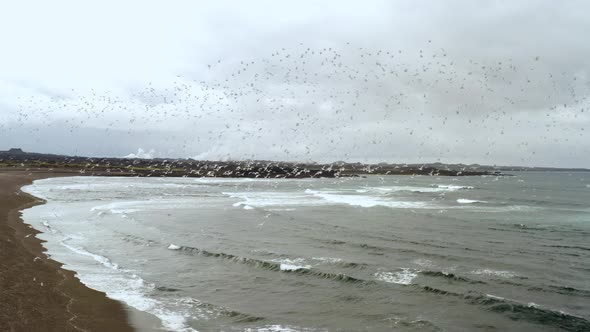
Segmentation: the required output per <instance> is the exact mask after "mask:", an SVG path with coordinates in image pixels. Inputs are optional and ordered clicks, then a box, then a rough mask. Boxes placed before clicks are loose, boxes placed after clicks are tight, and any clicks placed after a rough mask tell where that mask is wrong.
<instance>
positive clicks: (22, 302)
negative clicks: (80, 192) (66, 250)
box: [0, 169, 133, 332]
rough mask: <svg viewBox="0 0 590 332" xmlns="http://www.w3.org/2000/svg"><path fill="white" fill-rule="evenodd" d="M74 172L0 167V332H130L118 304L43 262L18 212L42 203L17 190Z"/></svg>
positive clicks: (38, 246) (38, 242) (36, 242)
mask: <svg viewBox="0 0 590 332" xmlns="http://www.w3.org/2000/svg"><path fill="white" fill-rule="evenodd" d="M68 175H69V176H71V175H75V173H71V172H56V171H25V170H10V169H9V170H2V169H0V264H1V267H0V291H1V295H0V331H111V332H119V331H121V332H122V331H132V330H133V328H132V327H131V325H130V324H129V322H128V317H127V316H128V315H127V312H126V310H125V309H124V307H123V305H122V304H121V303H119V302H118V301H115V300H111V299H109V298H107V297H106V296H105V294H104V293H102V292H98V291H95V290H92V289H90V288H88V287H86V286H84V285H83V284H82V283H81V282H80V281H79V280H78V279H77V278H76V276H75V275H74V272H72V271H67V270H64V269H62V268H61V266H62V264H60V263H59V262H56V261H54V260H52V259H48V258H47V256H46V255H45V254H44V251H45V249H44V248H43V247H42V241H41V240H39V239H37V238H36V237H35V235H36V234H38V233H39V231H37V230H35V229H33V228H31V227H29V226H28V225H27V224H25V223H24V222H23V221H22V220H21V217H20V215H21V213H20V211H21V210H22V209H25V208H28V207H31V206H34V205H38V204H43V202H42V201H41V200H38V199H36V198H34V197H32V196H31V195H28V194H25V193H23V192H21V191H20V188H21V187H22V186H23V185H28V184H30V183H32V181H34V180H37V179H43V178H49V177H61V176H68Z"/></svg>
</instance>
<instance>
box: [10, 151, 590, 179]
mask: <svg viewBox="0 0 590 332" xmlns="http://www.w3.org/2000/svg"><path fill="white" fill-rule="evenodd" d="M0 168H17V169H47V170H67V171H69V172H78V173H81V174H86V175H108V176H157V177H160V176H166V177H237V178H334V177H353V176H364V175H367V174H374V175H439V176H477V175H498V176H500V175H506V174H504V171H518V170H527V169H530V170H534V169H535V168H523V167H495V166H481V165H463V164H442V163H429V164H388V163H380V164H363V163H347V162H342V161H338V162H334V163H330V164H318V163H301V162H276V161H265V160H248V161H204V160H194V159H163V158H156V159H140V158H110V157H109V158H93V157H81V156H66V155H55V154H44V153H33V152H24V151H22V150H21V149H18V148H13V149H10V150H8V151H0ZM537 170H547V169H545V168H543V169H537ZM552 170H559V169H552ZM576 170H583V169H576Z"/></svg>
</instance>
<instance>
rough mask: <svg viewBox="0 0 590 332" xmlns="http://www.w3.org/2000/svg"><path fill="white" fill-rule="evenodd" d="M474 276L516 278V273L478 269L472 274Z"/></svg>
mask: <svg viewBox="0 0 590 332" xmlns="http://www.w3.org/2000/svg"><path fill="white" fill-rule="evenodd" d="M471 273H472V274H476V275H486V276H494V277H502V278H514V277H515V276H516V273H514V272H512V271H499V270H492V269H478V270H475V271H472V272H471Z"/></svg>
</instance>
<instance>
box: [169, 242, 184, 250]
mask: <svg viewBox="0 0 590 332" xmlns="http://www.w3.org/2000/svg"><path fill="white" fill-rule="evenodd" d="M180 248H182V247H180V246H177V245H175V244H172V243H171V244H170V245H169V246H168V249H170V250H179V249H180Z"/></svg>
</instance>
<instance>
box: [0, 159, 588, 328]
mask: <svg viewBox="0 0 590 332" xmlns="http://www.w3.org/2000/svg"><path fill="white" fill-rule="evenodd" d="M79 175H80V173H79V172H67V171H66V172H62V171H59V172H58V171H51V172H50V171H47V172H43V171H33V172H30V171H24V170H6V171H3V172H0V188H2V191H1V192H0V201H1V202H2V205H1V207H0V208H1V211H0V212H2V216H5V217H3V219H1V220H0V226H1V227H0V235H1V238H0V243H1V245H2V247H0V253H1V255H2V256H1V257H0V258H1V262H2V264H3V266H2V269H1V270H0V271H1V273H2V274H1V278H0V282H1V284H0V286H1V287H2V288H1V289H2V303H1V304H0V314H1V316H0V330H1V331H76V330H80V331H82V330H85V331H128V330H133V329H136V330H139V331H154V330H166V331H183V332H188V331H327V330H341V331H360V330H364V331H385V330H396V331H416V330H420V331H441V330H449V331H489V330H490V329H495V330H502V331H535V332H536V331H576V332H577V331H587V330H588V328H589V327H590V317H588V302H587V300H588V298H589V296H590V292H589V287H588V283H587V279H586V278H584V276H585V275H587V271H588V269H589V267H588V264H589V262H588V260H587V258H586V257H587V256H586V255H585V254H586V253H587V251H588V250H590V249H589V248H588V247H587V244H586V239H587V235H588V234H590V233H589V229H588V226H587V220H588V219H587V217H588V206H587V204H586V202H587V199H588V195H589V192H588V188H589V187H588V185H587V183H586V182H585V180H584V176H585V174H584V173H579V174H562V173H555V172H547V173H543V172H528V173H518V174H516V175H515V176H514V177H492V176H488V177H437V176H418V177H412V176H383V177H381V176H368V177H366V178H361V177H356V178H354V177H350V178H341V179H330V178H326V179H244V178H242V179H239V178H164V177H142V178H139V177H98V176H79ZM86 175H88V174H86ZM102 175H104V174H102ZM33 181H34V183H32V182H33ZM19 188H20V191H19ZM31 195H33V196H31ZM43 200H46V202H45V204H42V203H43V202H44V201H43ZM19 211H21V212H19ZM21 217H22V219H24V220H25V221H26V224H25V223H24V222H23V221H22V220H21ZM33 235H36V236H33ZM44 252H47V253H48V254H49V255H50V256H51V257H52V258H53V259H54V260H55V261H54V260H50V259H47V258H46V257H45V255H44V254H43V253H44ZM62 263H63V265H62ZM68 270H71V271H76V275H75V276H74V273H73V272H70V271H68ZM103 292H104V293H103ZM107 296H108V297H107Z"/></svg>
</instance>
